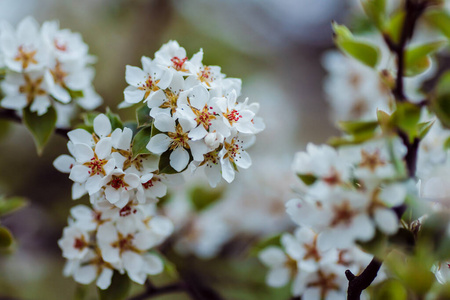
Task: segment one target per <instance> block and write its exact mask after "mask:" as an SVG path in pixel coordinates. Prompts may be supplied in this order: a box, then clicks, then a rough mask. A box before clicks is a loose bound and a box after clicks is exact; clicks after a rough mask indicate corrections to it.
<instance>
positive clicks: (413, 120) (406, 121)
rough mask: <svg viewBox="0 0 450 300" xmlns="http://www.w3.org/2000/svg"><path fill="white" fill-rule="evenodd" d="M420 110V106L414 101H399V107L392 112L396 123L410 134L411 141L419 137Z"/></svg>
mask: <svg viewBox="0 0 450 300" xmlns="http://www.w3.org/2000/svg"><path fill="white" fill-rule="evenodd" d="M420 112H421V109H420V107H418V106H417V105H415V104H413V103H410V102H398V103H397V109H396V110H395V112H394V113H393V114H392V118H393V122H394V124H395V125H397V126H398V127H399V128H400V129H402V130H403V131H405V132H406V133H407V134H408V136H409V139H410V141H413V140H414V138H415V137H417V129H418V127H417V125H418V123H419V120H420Z"/></svg>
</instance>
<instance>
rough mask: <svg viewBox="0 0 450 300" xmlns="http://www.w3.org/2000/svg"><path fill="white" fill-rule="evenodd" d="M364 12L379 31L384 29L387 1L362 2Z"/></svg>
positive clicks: (364, 0) (366, 0) (372, 0)
mask: <svg viewBox="0 0 450 300" xmlns="http://www.w3.org/2000/svg"><path fill="white" fill-rule="evenodd" d="M361 4H362V7H363V9H364V12H365V13H366V15H367V17H369V19H370V20H372V22H373V23H374V24H375V26H376V27H377V28H378V29H382V28H383V25H384V22H385V18H386V0H362V1H361Z"/></svg>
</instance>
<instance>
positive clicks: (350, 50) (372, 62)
mask: <svg viewBox="0 0 450 300" xmlns="http://www.w3.org/2000/svg"><path fill="white" fill-rule="evenodd" d="M337 46H338V47H339V49H341V50H342V51H344V52H345V53H347V54H348V55H350V56H352V57H353V58H356V59H357V60H359V61H360V62H362V63H363V64H365V65H367V66H369V67H371V68H374V67H376V65H377V64H378V59H379V50H378V48H376V47H375V46H373V45H370V44H369V43H365V42H360V41H356V40H344V41H340V42H337Z"/></svg>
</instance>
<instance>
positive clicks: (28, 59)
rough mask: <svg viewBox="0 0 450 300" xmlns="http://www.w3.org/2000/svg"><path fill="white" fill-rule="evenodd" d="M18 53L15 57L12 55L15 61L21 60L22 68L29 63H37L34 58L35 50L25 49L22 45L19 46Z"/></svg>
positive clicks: (26, 66)
mask: <svg viewBox="0 0 450 300" xmlns="http://www.w3.org/2000/svg"><path fill="white" fill-rule="evenodd" d="M18 50H19V51H18V53H17V55H16V57H14V60H15V61H21V62H22V69H26V68H28V66H29V65H30V64H35V65H36V64H37V63H38V62H37V60H36V59H35V58H34V56H35V55H36V53H37V50H32V51H25V50H24V48H23V46H22V45H21V46H19V49H18Z"/></svg>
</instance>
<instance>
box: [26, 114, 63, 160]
mask: <svg viewBox="0 0 450 300" xmlns="http://www.w3.org/2000/svg"><path fill="white" fill-rule="evenodd" d="M56 117H57V116H56V110H55V109H54V108H53V106H50V107H49V108H48V110H47V112H46V113H45V114H44V115H42V116H38V115H37V113H35V112H31V111H30V107H27V108H24V109H23V123H24V124H25V126H26V127H27V128H28V130H29V131H30V132H31V134H32V135H33V139H34V142H35V144H36V148H37V152H38V154H39V155H41V154H42V151H43V150H44V147H45V145H46V144H47V142H48V141H49V139H50V137H51V135H52V133H53V131H54V130H55V126H56Z"/></svg>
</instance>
